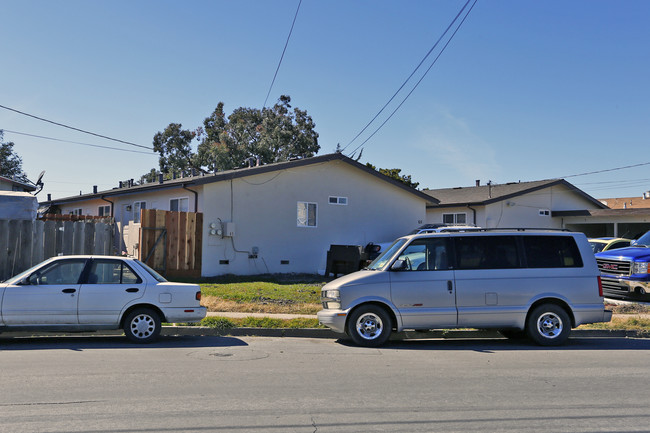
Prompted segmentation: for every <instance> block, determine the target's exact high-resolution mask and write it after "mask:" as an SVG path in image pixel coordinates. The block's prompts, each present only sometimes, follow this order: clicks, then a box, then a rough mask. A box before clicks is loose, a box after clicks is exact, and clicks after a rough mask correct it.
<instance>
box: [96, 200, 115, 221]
mask: <svg viewBox="0 0 650 433" xmlns="http://www.w3.org/2000/svg"><path fill="white" fill-rule="evenodd" d="M100 198H101V199H102V200H104V201H106V202H108V203H110V204H111V218H112V217H114V216H115V215H113V209H114V208H115V203H113V202H112V201H110V200H108V199H105V198H104V196H101V197H100Z"/></svg>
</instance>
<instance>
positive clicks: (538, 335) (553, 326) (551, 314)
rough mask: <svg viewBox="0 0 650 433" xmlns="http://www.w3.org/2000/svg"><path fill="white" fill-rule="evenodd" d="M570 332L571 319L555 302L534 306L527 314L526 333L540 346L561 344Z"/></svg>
mask: <svg viewBox="0 0 650 433" xmlns="http://www.w3.org/2000/svg"><path fill="white" fill-rule="evenodd" d="M570 332H571V319H570V318H569V315H568V314H567V312H566V311H565V310H564V308H562V307H560V306H559V305H555V304H543V305H540V306H539V307H536V308H535V309H534V310H533V311H532V312H531V313H530V315H529V316H528V320H527V322H526V333H527V334H528V336H529V337H530V338H531V339H532V340H533V341H534V342H535V343H537V344H539V345H541V346H557V345H560V344H563V343H564V342H565V341H566V340H567V338H569V333H570Z"/></svg>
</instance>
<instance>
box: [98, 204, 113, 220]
mask: <svg viewBox="0 0 650 433" xmlns="http://www.w3.org/2000/svg"><path fill="white" fill-rule="evenodd" d="M97 215H99V216H104V217H105V216H111V205H110V204H109V205H106V206H100V207H99V209H98V211H97Z"/></svg>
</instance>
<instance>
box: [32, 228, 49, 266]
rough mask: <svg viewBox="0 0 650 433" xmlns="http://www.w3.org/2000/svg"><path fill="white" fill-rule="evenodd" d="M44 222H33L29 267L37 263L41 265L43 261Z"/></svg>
mask: <svg viewBox="0 0 650 433" xmlns="http://www.w3.org/2000/svg"><path fill="white" fill-rule="evenodd" d="M44 229H45V222H44V221H38V220H37V221H34V223H33V229H32V257H31V263H30V264H29V266H34V265H36V264H38V263H41V262H42V261H43V260H44V259H43V256H44V249H45V245H44V244H43V236H44V234H45V233H44Z"/></svg>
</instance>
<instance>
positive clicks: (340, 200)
mask: <svg viewBox="0 0 650 433" xmlns="http://www.w3.org/2000/svg"><path fill="white" fill-rule="evenodd" d="M329 204H338V205H343V206H345V205H347V204H348V198H347V197H333V196H330V198H329Z"/></svg>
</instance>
